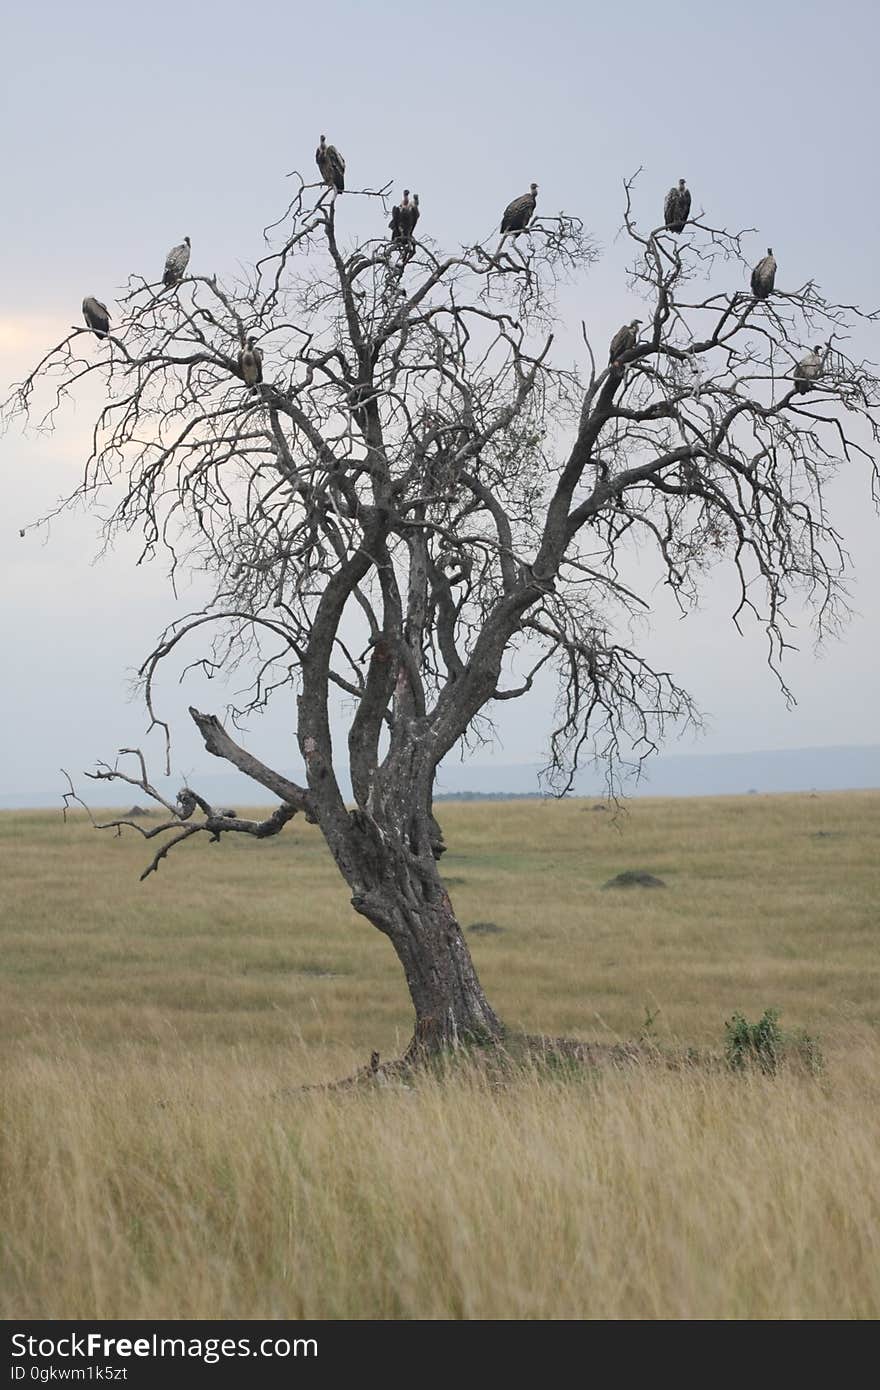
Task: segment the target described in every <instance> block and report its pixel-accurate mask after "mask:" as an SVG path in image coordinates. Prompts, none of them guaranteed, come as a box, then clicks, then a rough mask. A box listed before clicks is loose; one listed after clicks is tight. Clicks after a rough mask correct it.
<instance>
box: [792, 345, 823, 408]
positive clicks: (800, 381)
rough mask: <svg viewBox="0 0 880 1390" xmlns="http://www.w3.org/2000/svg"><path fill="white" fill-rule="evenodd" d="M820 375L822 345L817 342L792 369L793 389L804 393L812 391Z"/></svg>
mask: <svg viewBox="0 0 880 1390" xmlns="http://www.w3.org/2000/svg"><path fill="white" fill-rule="evenodd" d="M821 375H822V345H821V343H817V344H816V346H815V347H814V348H812V349H811V350H810V352H808V353H807V355H806V357H802V358H801V360H800V362H798V364H797V366H796V367H795V369H794V389H795V391H798V392H800V394H801V395H802V396H803V395H806V393H807V392H808V391H812V389H813V387H814V386H815V385H816V382H817V381H818V380H819V377H820V376H821Z"/></svg>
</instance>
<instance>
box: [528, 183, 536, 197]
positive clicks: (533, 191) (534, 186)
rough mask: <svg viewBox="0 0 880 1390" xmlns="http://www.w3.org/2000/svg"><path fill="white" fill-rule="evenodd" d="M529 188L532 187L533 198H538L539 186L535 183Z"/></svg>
mask: <svg viewBox="0 0 880 1390" xmlns="http://www.w3.org/2000/svg"><path fill="white" fill-rule="evenodd" d="M529 187H530V189H531V193H532V197H533V198H537V196H538V185H537V184H536V183H533V184H530V185H529Z"/></svg>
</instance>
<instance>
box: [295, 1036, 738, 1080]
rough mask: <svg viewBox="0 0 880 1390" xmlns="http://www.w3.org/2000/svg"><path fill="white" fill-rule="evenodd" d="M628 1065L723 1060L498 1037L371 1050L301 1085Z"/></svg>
mask: <svg viewBox="0 0 880 1390" xmlns="http://www.w3.org/2000/svg"><path fill="white" fill-rule="evenodd" d="M633 1066H651V1067H660V1068H664V1069H666V1070H672V1071H681V1070H684V1069H686V1068H689V1067H697V1068H700V1069H705V1070H710V1071H715V1070H718V1069H719V1068H720V1067H721V1066H723V1059H722V1058H721V1057H719V1056H718V1055H717V1054H715V1053H711V1052H708V1051H707V1052H701V1051H698V1050H697V1049H695V1048H662V1047H659V1046H658V1045H657V1044H656V1043H645V1042H615V1043H600V1042H586V1041H584V1040H583V1039H581V1038H558V1037H557V1038H552V1037H547V1036H544V1035H542V1034H528V1033H506V1034H505V1035H504V1036H503V1037H502V1038H500V1039H490V1040H487V1041H485V1042H481V1043H475V1042H471V1043H462V1044H459V1045H458V1046H457V1047H446V1048H443V1049H440V1050H427V1049H424V1048H418V1047H414V1046H410V1048H409V1049H408V1050H407V1052H406V1053H405V1054H404V1056H403V1057H396V1058H393V1059H392V1060H390V1061H387V1062H381V1061H380V1059H379V1053H378V1052H374V1053H373V1054H372V1055H371V1057H370V1060H369V1062H368V1063H367V1064H366V1066H363V1067H359V1068H358V1070H357V1071H356V1072H354V1073H353V1074H352V1075H350V1076H346V1077H342V1078H341V1079H340V1080H338V1081H329V1082H325V1083H321V1084H318V1085H314V1084H313V1085H308V1086H305V1087H303V1088H302V1089H303V1090H306V1091H316V1090H320V1091H323V1090H334V1091H335V1090H347V1089H350V1088H352V1087H355V1086H363V1085H367V1086H395V1085H396V1086H404V1087H408V1086H409V1085H411V1084H412V1083H414V1082H416V1081H417V1080H418V1079H419V1078H420V1077H422V1076H425V1075H431V1076H443V1077H446V1076H449V1075H451V1074H453V1073H454V1072H456V1071H460V1070H461V1069H463V1068H469V1069H471V1070H473V1071H476V1072H478V1073H481V1074H483V1075H484V1076H485V1077H486V1078H487V1079H489V1080H490V1081H491V1082H493V1083H496V1084H502V1083H506V1082H509V1081H510V1080H512V1079H513V1078H514V1077H515V1075H516V1074H517V1073H520V1074H522V1072H524V1071H525V1070H527V1069H530V1070H537V1071H546V1072H547V1073H548V1074H549V1075H552V1074H554V1073H555V1074H559V1073H560V1072H566V1073H568V1074H575V1073H577V1072H578V1071H582V1072H583V1073H584V1075H588V1074H590V1073H595V1072H598V1071H603V1070H607V1069H609V1068H610V1069H615V1070H620V1069H622V1068H627V1067H633Z"/></svg>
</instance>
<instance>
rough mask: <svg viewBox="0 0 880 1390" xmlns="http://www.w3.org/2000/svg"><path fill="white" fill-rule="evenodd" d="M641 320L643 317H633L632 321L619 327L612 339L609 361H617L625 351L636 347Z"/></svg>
mask: <svg viewBox="0 0 880 1390" xmlns="http://www.w3.org/2000/svg"><path fill="white" fill-rule="evenodd" d="M641 321H642V320H641V319H633V321H632V323H625V324H624V325H623V327H622V328H618V330H617V332H616V333H615V335H614V337H613V338H612V339H611V349H610V351H609V353H608V361H609V362H616V361H617V359H618V358H619V357H622V356H623V354H624V353H625V352H629V350H630V348H631V347H635V345H636V343H637V342H638V337H639V324H640V323H641Z"/></svg>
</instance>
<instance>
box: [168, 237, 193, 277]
mask: <svg viewBox="0 0 880 1390" xmlns="http://www.w3.org/2000/svg"><path fill="white" fill-rule="evenodd" d="M189 254H190V240H189V237H188V236H185V237H184V238H183V241H182V242H181V243H180V245H179V246H172V248H171V250H170V251H169V252H168V255H167V256H166V257H165V274H164V275H163V276H162V284H163V285H178V284H180V281H181V280H182V279H183V276H184V272H185V270H186V268H187V266H188V265H189Z"/></svg>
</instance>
